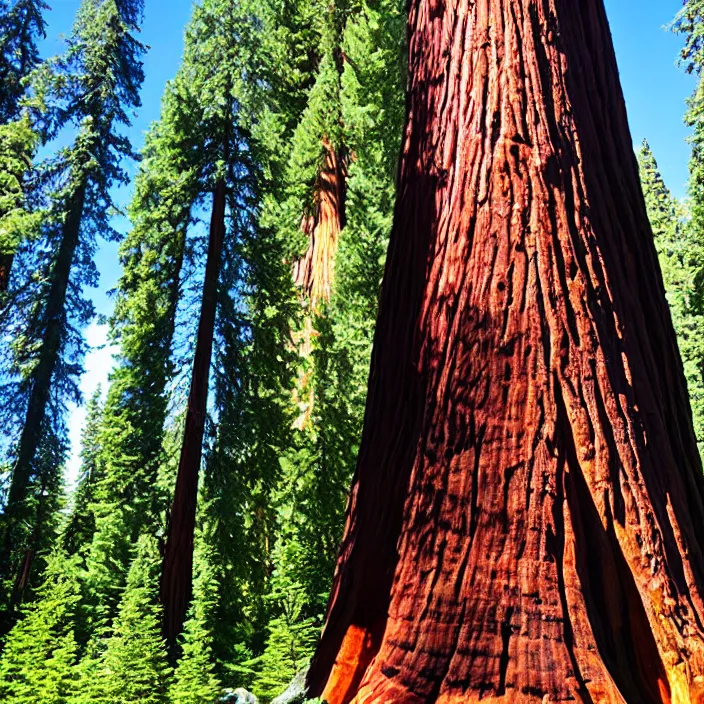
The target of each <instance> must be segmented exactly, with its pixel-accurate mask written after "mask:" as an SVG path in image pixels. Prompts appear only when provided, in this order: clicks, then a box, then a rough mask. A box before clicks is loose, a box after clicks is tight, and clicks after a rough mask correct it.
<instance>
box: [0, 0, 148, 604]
mask: <svg viewBox="0 0 704 704" xmlns="http://www.w3.org/2000/svg"><path fill="white" fill-rule="evenodd" d="M141 13H142V6H141V3H140V2H139V0H135V1H134V2H132V1H129V2H119V3H118V2H117V1H116V0H84V2H83V3H82V5H81V7H80V9H79V11H78V14H77V16H76V20H75V23H74V27H73V31H72V33H71V35H70V37H69V38H68V40H67V48H66V50H65V52H64V53H63V54H62V55H60V56H57V57H55V58H53V59H51V60H48V61H46V62H44V63H43V64H41V65H40V66H39V67H38V68H36V69H35V71H34V72H33V73H32V76H31V88H30V99H29V101H28V109H29V114H30V115H31V120H32V128H33V129H34V130H35V131H36V132H38V133H39V134H40V135H41V137H42V139H43V140H44V141H45V142H46V141H48V140H51V139H53V138H54V137H56V136H58V135H59V134H60V133H63V131H64V130H70V131H72V133H73V136H72V139H70V140H69V142H68V144H66V146H63V147H60V148H59V149H58V151H57V152H56V153H55V154H52V155H50V156H48V157H47V158H46V159H44V160H43V161H42V162H41V163H40V164H39V165H37V166H36V169H35V171H36V175H35V177H34V178H35V179H36V181H37V183H36V186H35V188H36V192H35V193H34V194H33V196H32V200H33V202H34V203H35V206H34V207H35V209H36V212H38V213H40V217H41V231H40V233H39V235H38V237H39V240H40V245H39V246H32V247H23V248H21V250H20V251H19V252H18V253H17V257H18V258H21V259H23V260H24V261H23V262H22V265H23V267H24V270H25V271H26V278H25V281H24V282H23V283H22V284H20V288H21V292H19V293H17V294H16V295H14V294H12V292H11V294H12V296H13V314H12V317H11V319H10V320H9V321H8V325H7V327H6V329H5V330H4V332H5V333H6V334H8V335H10V336H12V337H13V344H12V348H13V349H12V351H13V355H12V357H11V360H10V364H9V368H8V369H7V370H3V371H5V372H6V374H7V377H9V382H8V384H7V385H6V387H7V388H6V391H7V393H8V395H12V396H13V398H14V403H13V407H12V408H11V409H10V412H11V413H12V412H14V413H15V420H17V416H18V415H19V417H20V418H21V423H20V427H21V430H20V432H19V438H18V440H17V442H16V444H15V446H14V450H13V453H12V456H11V462H12V476H11V481H10V487H9V491H8V495H7V502H6V506H5V513H4V516H3V533H4V539H3V543H2V546H0V549H2V558H0V564H1V565H2V573H3V577H4V578H5V579H8V578H11V577H10V576H11V575H12V574H13V573H15V574H16V573H17V570H18V569H20V566H21V565H22V564H24V563H23V560H26V558H25V557H22V555H23V554H25V552H26V550H27V549H29V550H30V551H31V552H34V549H35V546H33V545H30V542H31V541H34V542H36V540H35V538H34V537H33V536H36V535H37V534H46V531H45V530H44V529H43V527H42V523H43V522H44V520H45V517H46V511H43V514H42V515H40V513H39V512H37V511H32V510H31V508H32V504H33V503H36V502H37V501H40V502H41V501H42V499H41V497H43V496H44V493H43V491H44V489H43V488H42V487H43V485H45V484H46V482H49V483H50V484H52V485H57V486H58V482H57V481H56V479H55V478H53V479H52V478H47V477H46V476H45V473H46V472H53V473H54V474H56V473H57V472H58V471H59V469H60V467H61V461H60V457H61V453H62V451H63V445H64V441H63V436H64V428H63V417H64V411H65V407H66V405H67V403H68V402H69V401H71V400H74V401H80V393H79V390H78V388H77V385H76V379H77V376H78V375H79V374H80V373H81V370H82V364H81V363H82V357H83V353H84V348H85V343H84V341H83V337H82V334H81V329H82V327H83V326H84V325H85V324H86V323H87V322H88V321H89V320H90V319H91V318H92V316H93V307H92V304H91V303H90V301H88V300H86V299H85V298H84V297H83V289H84V288H86V287H91V286H94V285H95V283H96V279H97V271H96V269H95V265H94V262H93V256H94V253H95V248H96V238H97V237H98V236H102V237H105V238H108V239H115V238H117V237H118V235H117V233H116V231H115V230H114V229H113V228H112V226H111V223H110V214H111V212H112V210H113V206H112V196H111V192H110V189H111V188H112V186H114V185H115V184H120V183H126V182H127V174H126V172H125V171H124V167H123V160H124V159H126V158H131V157H133V156H134V155H133V152H132V148H131V146H130V143H129V140H128V139H127V138H126V137H125V136H124V135H123V134H122V128H123V127H124V126H125V125H129V122H130V111H131V110H133V109H134V108H135V107H137V106H138V105H139V102H140V101H139V94H138V91H139V87H140V85H141V81H142V78H143V74H142V65H141V62H140V55H141V54H142V52H143V47H142V45H141V44H140V43H139V42H138V41H137V40H136V39H135V37H134V34H135V32H136V31H137V30H138V25H139V22H140V21H141ZM16 278H17V277H13V281H14V280H15V279H16ZM7 377H6V378H7ZM49 446H50V450H49ZM47 451H50V452H51V453H52V460H53V466H52V467H48V468H44V465H43V463H42V458H43V455H44V454H45V453H46V452H47ZM51 495H52V496H56V488H53V489H52V491H51ZM37 497H39V498H37ZM23 593H24V589H23V590H22V594H23ZM22 594H20V595H16V594H15V595H11V596H10V597H9V598H10V599H11V600H12V601H17V599H18V598H21V597H22Z"/></svg>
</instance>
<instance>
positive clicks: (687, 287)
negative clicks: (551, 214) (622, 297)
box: [638, 142, 704, 456]
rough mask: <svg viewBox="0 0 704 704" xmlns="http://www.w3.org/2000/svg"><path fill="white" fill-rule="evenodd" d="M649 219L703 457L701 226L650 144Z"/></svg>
mask: <svg viewBox="0 0 704 704" xmlns="http://www.w3.org/2000/svg"><path fill="white" fill-rule="evenodd" d="M638 159H639V163H640V174H641V183H642V184H643V193H644V195H645V202H646V206H647V208H648V216H649V218H650V222H651V224H652V226H653V232H654V234H655V246H656V248H657V251H658V257H659V259H660V267H661V269H662V275H663V281H664V284H665V290H666V292H667V300H668V302H669V304H670V311H671V313H672V322H673V324H674V326H675V331H676V333H677V341H678V343H679V348H680V354H681V356H682V363H683V365H684V371H685V376H686V378H687V386H688V388H689V398H690V403H691V406H692V415H693V419H694V431H695V435H696V438H697V442H698V443H699V451H700V453H702V454H703V456H704V337H703V336H702V331H704V310H702V308H701V302H702V301H701V293H700V290H699V288H700V286H701V283H702V280H703V277H704V249H703V248H702V246H701V245H702V243H701V242H700V241H699V237H698V231H697V222H696V221H695V220H694V219H693V220H691V221H687V220H686V219H685V217H684V213H683V208H682V207H681V205H680V204H679V203H678V202H677V200H676V199H675V198H674V197H673V196H672V194H671V193H670V191H669V190H668V188H667V186H666V185H665V182H664V181H663V179H662V176H661V175H660V172H659V171H658V166H657V162H656V161H655V157H654V155H653V153H652V151H651V149H650V146H649V145H648V143H647V142H643V145H642V146H641V149H640V152H639V154H638Z"/></svg>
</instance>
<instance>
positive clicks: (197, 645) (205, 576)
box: [169, 536, 222, 704]
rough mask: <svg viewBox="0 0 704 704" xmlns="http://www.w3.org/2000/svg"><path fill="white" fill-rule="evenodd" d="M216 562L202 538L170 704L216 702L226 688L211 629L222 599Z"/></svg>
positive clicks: (170, 692) (199, 541) (199, 544)
mask: <svg viewBox="0 0 704 704" xmlns="http://www.w3.org/2000/svg"><path fill="white" fill-rule="evenodd" d="M199 537H200V536H199ZM214 562H215V561H214V556H213V555H212V551H210V550H209V549H208V544H207V543H206V542H205V541H204V540H203V539H202V538H201V539H200V540H198V544H197V547H196V553H195V556H194V574H195V577H194V582H193V600H192V602H191V607H190V609H189V613H188V618H187V619H186V623H185V626H184V631H183V637H182V641H181V658H180V659H179V661H178V666H177V667H176V670H175V672H174V678H173V682H172V684H171V687H170V688H169V702H170V704H213V702H215V701H216V699H217V697H218V695H219V693H220V691H221V689H222V686H221V685H220V682H219V681H218V678H217V676H216V674H215V658H214V653H213V633H212V631H211V628H212V625H213V623H214V622H215V612H216V609H217V605H218V601H219V598H220V597H219V593H218V592H219V586H220V585H219V584H218V580H217V576H216V574H215V570H214Z"/></svg>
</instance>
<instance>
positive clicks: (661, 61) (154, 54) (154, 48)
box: [42, 0, 694, 476]
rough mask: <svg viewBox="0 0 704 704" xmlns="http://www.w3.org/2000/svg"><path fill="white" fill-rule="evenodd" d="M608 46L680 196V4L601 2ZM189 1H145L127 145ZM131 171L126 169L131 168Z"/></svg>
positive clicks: (76, 415)
mask: <svg viewBox="0 0 704 704" xmlns="http://www.w3.org/2000/svg"><path fill="white" fill-rule="evenodd" d="M48 1H49V4H50V5H51V7H52V11H51V12H48V13H47V21H48V28H47V40H46V41H45V42H44V44H43V47H42V48H43V52H44V55H51V54H55V53H57V52H59V51H61V48H62V41H61V35H66V34H68V33H69V32H70V29H71V24H72V22H73V15H74V13H75V11H76V9H77V7H78V4H79V0H48ZM605 2H606V9H607V12H608V14H609V20H610V22H611V30H612V33H613V37H614V44H615V46H616V54H617V58H618V62H619V69H620V72H621V81H622V84H623V89H624V93H625V96H626V103H627V107H628V115H629V120H630V125H631V132H632V135H633V141H634V143H635V144H636V145H638V144H640V142H641V141H642V139H643V138H647V139H648V141H649V142H650V145H651V147H652V148H653V151H654V152H655V156H656V158H657V159H658V162H659V164H660V168H661V171H662V173H663V176H664V178H665V181H666V182H667V184H668V185H669V186H670V188H671V189H672V191H673V192H674V193H675V195H677V196H680V197H682V196H684V195H685V193H686V181H687V161H688V159H689V147H688V145H687V143H686V137H687V133H688V132H687V129H686V127H685V125H684V123H683V121H682V114H683V112H684V109H685V104H684V103H685V100H686V98H687V96H688V95H689V94H690V93H691V91H692V89H693V87H694V81H693V79H692V77H690V76H687V75H685V74H684V72H683V71H682V70H681V69H680V68H678V67H677V57H678V53H679V50H680V46H681V40H680V38H679V37H677V36H674V35H673V34H672V33H670V32H668V31H667V30H666V29H665V26H666V25H667V24H668V23H669V22H670V21H671V20H672V18H673V17H674V16H675V14H676V13H677V11H678V10H679V8H680V7H681V5H682V3H681V0H605ZM191 7H192V2H191V0H146V10H145V22H144V27H143V32H142V37H141V38H142V41H143V42H144V43H145V44H147V45H148V46H149V47H150V49H149V52H148V53H147V56H146V59H145V67H144V68H145V74H146V80H145V83H144V87H143V90H142V102H143V105H142V109H141V110H140V111H139V114H138V116H137V118H136V119H135V121H134V124H133V126H132V128H131V130H130V134H131V137H132V139H133V143H134V144H135V146H137V147H139V146H141V144H142V142H143V135H144V132H145V130H146V129H147V127H148V126H149V124H150V123H151V122H152V121H154V120H156V119H157V118H158V116H159V103H160V98H161V93H162V90H163V88H164V84H165V83H166V81H167V80H168V79H169V78H171V77H172V76H173V75H174V73H175V72H176V69H177V67H178V63H179V60H180V57H181V52H182V49H183V30H184V27H185V25H186V22H187V21H188V17H189V15H190V12H191ZM132 172H133V169H132ZM128 199H129V189H123V190H122V191H121V192H120V193H119V194H117V201H118V203H119V204H125V203H126V202H127V200H128ZM97 256H98V268H99V270H100V272H101V283H100V287H99V289H98V290H97V291H95V292H94V296H93V297H94V300H95V303H96V307H97V309H98V312H100V313H103V314H108V313H109V312H110V306H111V303H110V299H109V298H108V297H107V296H106V293H105V292H106V291H107V290H108V289H110V288H112V287H113V286H114V285H115V282H116V280H117V276H118V274H119V268H118V264H117V247H116V245H114V244H103V246H101V248H100V250H99V252H98V255H97ZM86 336H87V339H88V341H89V343H90V344H91V347H92V348H93V351H92V352H91V353H90V354H89V355H88V358H87V359H86V374H85V376H84V378H83V381H82V388H83V390H84V393H85V394H87V395H88V394H90V393H92V391H93V390H94V389H95V387H96V385H97V384H98V383H102V384H103V387H104V386H105V384H106V381H107V375H108V372H109V369H110V366H111V352H112V350H110V348H109V347H107V346H106V345H105V343H106V331H105V328H104V327H103V326H99V325H92V326H91V327H90V328H89V329H88V330H87V332H86ZM83 419H84V412H83V409H81V408H73V409H71V418H70V420H69V428H70V435H71V441H72V445H73V453H72V460H71V462H70V466H69V476H71V475H74V474H75V471H76V468H77V462H78V459H77V450H78V441H79V438H80V428H81V426H82V423H83Z"/></svg>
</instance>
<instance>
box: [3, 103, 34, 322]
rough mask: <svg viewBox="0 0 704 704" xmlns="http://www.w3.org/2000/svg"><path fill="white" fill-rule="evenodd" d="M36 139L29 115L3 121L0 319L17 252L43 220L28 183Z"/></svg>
mask: <svg viewBox="0 0 704 704" xmlns="http://www.w3.org/2000/svg"><path fill="white" fill-rule="evenodd" d="M37 142H38V135H37V133H36V132H35V131H34V130H32V128H31V125H30V122H29V118H28V117H27V116H25V117H24V118H22V119H19V120H16V121H14V122H10V123H8V124H6V125H4V124H0V323H1V322H2V321H4V320H5V319H6V318H7V316H8V307H9V305H11V302H10V301H5V300H4V298H5V297H4V296H3V295H2V294H4V293H5V291H7V289H8V287H9V285H10V272H11V270H12V264H13V261H14V258H15V253H16V252H17V249H18V248H19V246H20V243H21V242H22V241H23V240H25V239H29V238H30V237H32V236H36V234H37V232H38V230H39V225H40V221H41V215H40V214H39V213H33V212H32V211H31V210H30V208H29V203H28V184H27V173H28V171H29V170H30V167H31V162H32V159H33V157H34V153H35V151H36V147H37ZM3 309H4V310H3Z"/></svg>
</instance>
